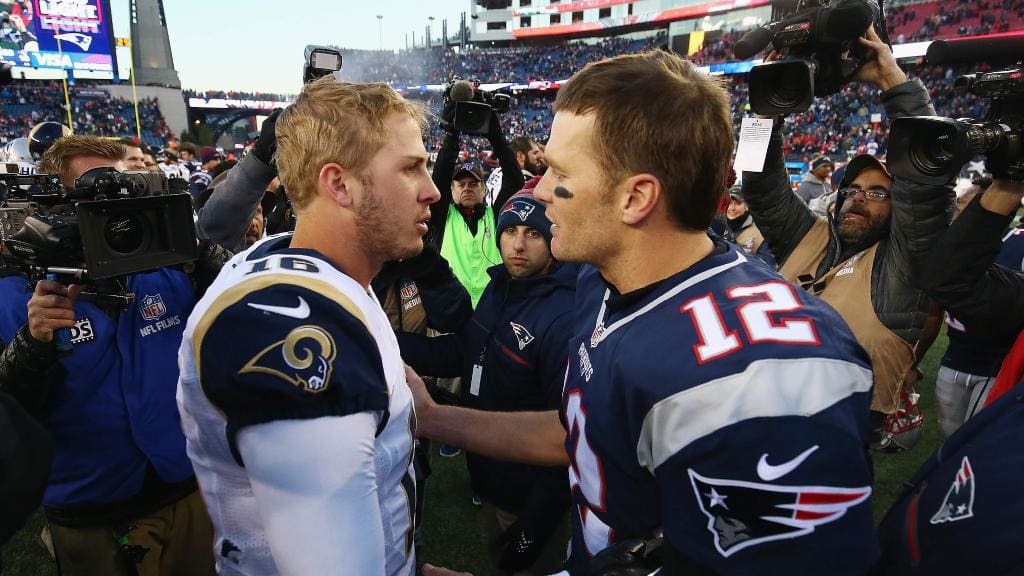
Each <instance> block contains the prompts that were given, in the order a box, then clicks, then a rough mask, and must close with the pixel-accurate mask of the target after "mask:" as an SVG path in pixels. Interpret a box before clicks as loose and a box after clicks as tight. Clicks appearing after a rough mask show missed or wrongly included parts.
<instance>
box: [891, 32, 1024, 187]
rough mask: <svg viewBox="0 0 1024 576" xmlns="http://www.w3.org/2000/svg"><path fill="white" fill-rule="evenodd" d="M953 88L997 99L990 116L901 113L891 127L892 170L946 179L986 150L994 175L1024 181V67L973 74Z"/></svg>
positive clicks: (922, 179) (924, 179) (907, 175)
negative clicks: (967, 116) (956, 116)
mask: <svg viewBox="0 0 1024 576" xmlns="http://www.w3.org/2000/svg"><path fill="white" fill-rule="evenodd" d="M930 50H931V49H930V48H929V51H930ZM953 88H954V89H956V90H958V91H960V92H964V93H967V94H973V95H975V96H978V97H981V98H989V99H991V100H992V103H991V104H990V105H989V108H988V111H987V112H985V115H984V117H983V118H981V119H974V118H941V117H938V116H923V117H914V118H897V119H896V120H894V121H893V124H892V128H891V129H890V130H889V162H888V165H889V170H891V171H892V173H893V174H894V175H896V176H898V177H904V178H908V179H911V180H915V181H917V182H921V183H924V184H945V183H947V182H950V181H952V180H953V179H954V178H956V176H957V175H958V174H959V173H960V168H961V167H962V166H963V165H964V164H965V163H967V162H968V161H969V160H972V159H973V158H975V157H976V156H981V155H984V156H986V168H987V169H988V171H989V172H991V173H992V175H993V176H994V177H996V178H1001V179H1007V180H1014V181H1017V182H1024V142H1022V137H1024V68H1022V67H1021V65H1020V64H1018V65H1017V67H1016V68H1013V69H1009V70H1001V71H998V72H985V73H977V74H967V75H965V76H960V77H959V78H957V79H956V80H955V81H954V82H953Z"/></svg>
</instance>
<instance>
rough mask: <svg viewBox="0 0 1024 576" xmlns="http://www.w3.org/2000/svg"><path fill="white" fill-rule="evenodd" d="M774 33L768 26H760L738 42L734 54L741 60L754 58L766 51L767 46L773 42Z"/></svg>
mask: <svg viewBox="0 0 1024 576" xmlns="http://www.w3.org/2000/svg"><path fill="white" fill-rule="evenodd" d="M774 34H775V33H774V32H773V31H772V29H771V28H769V27H768V26H758V27H757V28H754V29H753V30H751V31H750V32H747V33H746V34H744V35H743V38H740V39H739V41H738V42H736V46H734V47H733V49H732V52H733V54H735V55H736V57H737V58H739V59H740V60H747V59H748V58H751V57H753V56H754V55H755V54H757V53H758V52H760V51H761V50H764V48H765V47H766V46H768V44H769V43H770V42H771V41H772V36H774Z"/></svg>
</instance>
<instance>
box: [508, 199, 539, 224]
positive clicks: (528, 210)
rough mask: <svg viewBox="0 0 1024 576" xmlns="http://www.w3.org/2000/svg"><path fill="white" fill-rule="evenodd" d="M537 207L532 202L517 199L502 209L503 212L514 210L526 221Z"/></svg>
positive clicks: (514, 212) (513, 211) (521, 219)
mask: <svg viewBox="0 0 1024 576" xmlns="http://www.w3.org/2000/svg"><path fill="white" fill-rule="evenodd" d="M536 208H537V207H536V206H534V205H533V204H530V203H529V202H523V201H522V200H515V201H513V202H509V203H508V205H507V206H505V208H504V209H502V211H501V213H502V214H504V213H505V212H512V213H513V214H515V215H516V216H519V220H520V221H522V222H526V219H527V218H529V217H530V214H533V211H534V210H535V209H536Z"/></svg>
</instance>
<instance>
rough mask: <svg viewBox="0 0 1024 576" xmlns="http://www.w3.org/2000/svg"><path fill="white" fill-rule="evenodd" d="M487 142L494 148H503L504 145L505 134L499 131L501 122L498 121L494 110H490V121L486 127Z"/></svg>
mask: <svg viewBox="0 0 1024 576" xmlns="http://www.w3.org/2000/svg"><path fill="white" fill-rule="evenodd" d="M487 140H489V141H490V142H491V144H492V145H493V146H495V147H497V146H502V147H504V144H505V133H504V132H502V130H501V120H500V119H498V115H497V114H496V113H495V112H494V110H491V120H490V122H488V125H487Z"/></svg>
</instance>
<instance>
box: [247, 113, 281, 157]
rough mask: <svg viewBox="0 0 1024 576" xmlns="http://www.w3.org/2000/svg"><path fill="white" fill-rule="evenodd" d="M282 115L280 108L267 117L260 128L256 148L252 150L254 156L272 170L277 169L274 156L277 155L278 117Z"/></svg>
mask: <svg viewBox="0 0 1024 576" xmlns="http://www.w3.org/2000/svg"><path fill="white" fill-rule="evenodd" d="M280 115H281V109H280V108H278V109H277V110H274V111H273V112H271V113H270V116H267V119H266V120H264V121H263V127H262V128H260V137H259V139H257V140H256V146H255V147H254V148H253V149H252V155H253V156H255V157H256V159H257V160H259V161H260V162H263V163H264V164H266V165H267V166H270V167H271V168H276V167H277V166H276V163H275V159H274V155H275V154H276V153H277V137H276V136H275V131H276V128H275V127H276V126H277V117H278V116H280Z"/></svg>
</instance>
